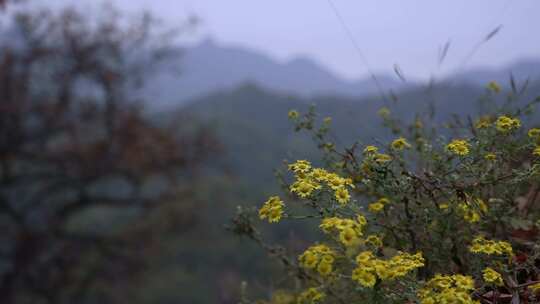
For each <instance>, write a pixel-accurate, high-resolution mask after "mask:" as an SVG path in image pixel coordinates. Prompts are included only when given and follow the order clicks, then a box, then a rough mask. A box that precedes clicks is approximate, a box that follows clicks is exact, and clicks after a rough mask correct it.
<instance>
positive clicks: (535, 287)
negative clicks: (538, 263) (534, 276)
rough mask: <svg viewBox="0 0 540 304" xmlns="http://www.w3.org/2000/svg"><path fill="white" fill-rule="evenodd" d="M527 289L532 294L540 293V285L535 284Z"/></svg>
mask: <svg viewBox="0 0 540 304" xmlns="http://www.w3.org/2000/svg"><path fill="white" fill-rule="evenodd" d="M529 288H530V289H531V290H532V291H533V292H534V293H537V292H540V283H536V284H534V285H530V286H529Z"/></svg>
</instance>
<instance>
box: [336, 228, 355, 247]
mask: <svg viewBox="0 0 540 304" xmlns="http://www.w3.org/2000/svg"><path fill="white" fill-rule="evenodd" d="M339 240H340V241H341V243H342V244H343V245H345V246H347V247H349V246H352V245H354V244H355V243H356V241H357V240H358V235H357V233H356V231H355V230H354V229H353V228H350V227H346V228H344V229H343V230H342V231H341V232H340V233H339Z"/></svg>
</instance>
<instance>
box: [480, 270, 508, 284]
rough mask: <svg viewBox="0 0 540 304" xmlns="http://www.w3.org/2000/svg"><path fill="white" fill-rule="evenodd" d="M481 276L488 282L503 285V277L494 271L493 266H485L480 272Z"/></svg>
mask: <svg viewBox="0 0 540 304" xmlns="http://www.w3.org/2000/svg"><path fill="white" fill-rule="evenodd" d="M482 273H483V275H482V277H483V278H484V281H486V282H488V283H493V284H495V285H499V286H500V285H503V279H502V276H501V274H500V273H498V272H497V271H495V270H494V269H493V268H490V267H486V269H484V271H483V272H482Z"/></svg>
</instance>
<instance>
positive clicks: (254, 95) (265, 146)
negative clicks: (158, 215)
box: [160, 84, 540, 186]
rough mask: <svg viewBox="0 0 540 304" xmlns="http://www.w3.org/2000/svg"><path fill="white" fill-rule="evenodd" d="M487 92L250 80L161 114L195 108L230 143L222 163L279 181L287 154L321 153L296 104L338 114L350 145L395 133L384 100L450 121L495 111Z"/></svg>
mask: <svg viewBox="0 0 540 304" xmlns="http://www.w3.org/2000/svg"><path fill="white" fill-rule="evenodd" d="M484 93H485V89H484V88H482V87H479V86H467V85H454V86H450V85H438V86H435V87H433V88H430V89H428V88H422V87H417V88H412V89H408V90H404V91H402V92H400V93H399V95H398V96H397V100H396V101H392V102H390V101H387V102H384V101H382V100H380V98H377V97H364V98H344V97H331V96H327V97H313V98H303V97H297V96H292V95H287V94H280V93H275V92H271V91H268V90H265V89H262V88H260V87H258V86H256V85H253V84H245V85H242V86H239V87H237V88H236V89H233V90H227V91H220V92H216V93H214V94H210V95H208V96H206V97H202V98H198V99H194V100H192V101H191V102H190V103H189V104H188V105H186V106H185V107H180V108H179V109H177V110H176V111H168V112H166V113H162V114H160V115H163V116H165V117H167V119H175V118H174V117H178V116H180V115H185V114H186V113H189V114H190V115H193V116H195V117H197V118H198V119H199V120H200V121H201V122H202V123H203V124H210V125H212V126H213V128H214V130H215V132H216V133H217V136H218V138H220V140H221V142H222V143H223V145H224V149H225V154H224V155H223V156H222V158H221V160H220V162H219V164H220V165H222V166H225V167H226V168H229V169H230V170H231V171H233V172H235V174H236V175H237V176H238V177H239V179H241V180H243V181H244V182H246V183H249V184H256V185H257V186H261V185H266V184H273V182H272V181H273V178H274V177H273V173H272V172H273V169H274V168H275V167H276V166H278V165H279V164H280V163H281V162H282V161H283V160H284V159H288V160H295V159H301V158H310V159H314V158H317V157H315V156H314V155H318V154H317V153H318V152H317V151H316V147H315V144H314V143H313V142H312V140H311V139H310V138H309V137H308V136H307V135H306V134H297V133H295V132H294V131H293V127H292V123H291V122H290V121H288V119H287V112H288V111H289V110H290V109H297V110H299V111H303V112H305V111H307V109H308V108H309V106H310V105H315V106H316V107H317V113H318V114H319V115H320V116H321V117H320V118H321V119H322V117H326V116H329V117H332V119H333V121H332V130H333V133H332V134H333V136H334V140H335V142H336V144H338V145H342V146H348V145H351V144H352V143H353V142H355V141H356V140H360V141H361V142H363V143H366V144H368V143H374V142H375V141H377V140H385V139H388V138H389V137H390V135H391V134H390V133H389V132H388V131H387V130H386V129H383V128H382V120H381V119H380V117H378V115H377V114H376V113H377V111H378V110H379V109H380V108H381V107H383V106H387V107H390V108H391V109H392V112H393V113H395V115H396V116H397V117H399V118H400V119H404V120H411V119H413V118H414V116H415V115H416V113H427V112H428V111H429V109H430V105H435V107H436V109H437V110H436V113H435V121H448V119H449V118H450V117H451V116H453V115H458V116H463V115H465V114H475V113H480V112H485V111H489V110H490V109H482V106H481V103H479V102H478V101H479V98H480V97H481V96H482V94H484ZM507 93H508V92H507ZM536 94H540V86H538V85H537V86H533V87H529V89H528V90H527V92H526V93H525V94H524V95H523V96H521V97H520V98H519V100H520V101H519V102H522V103H525V102H527V101H530V100H531V98H533V96H536ZM506 97H507V95H506V94H505V93H501V94H500V95H498V96H495V98H496V99H497V100H498V103H499V104H500V105H502V104H503V103H504V101H505V99H506ZM491 110H492V109H491ZM336 134H339V136H337V135H336ZM248 177H249V178H248Z"/></svg>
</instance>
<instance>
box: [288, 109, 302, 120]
mask: <svg viewBox="0 0 540 304" xmlns="http://www.w3.org/2000/svg"><path fill="white" fill-rule="evenodd" d="M299 115H300V114H299V113H298V111H296V110H290V111H289V113H288V114H287V116H289V119H297V118H298V116H299Z"/></svg>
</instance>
